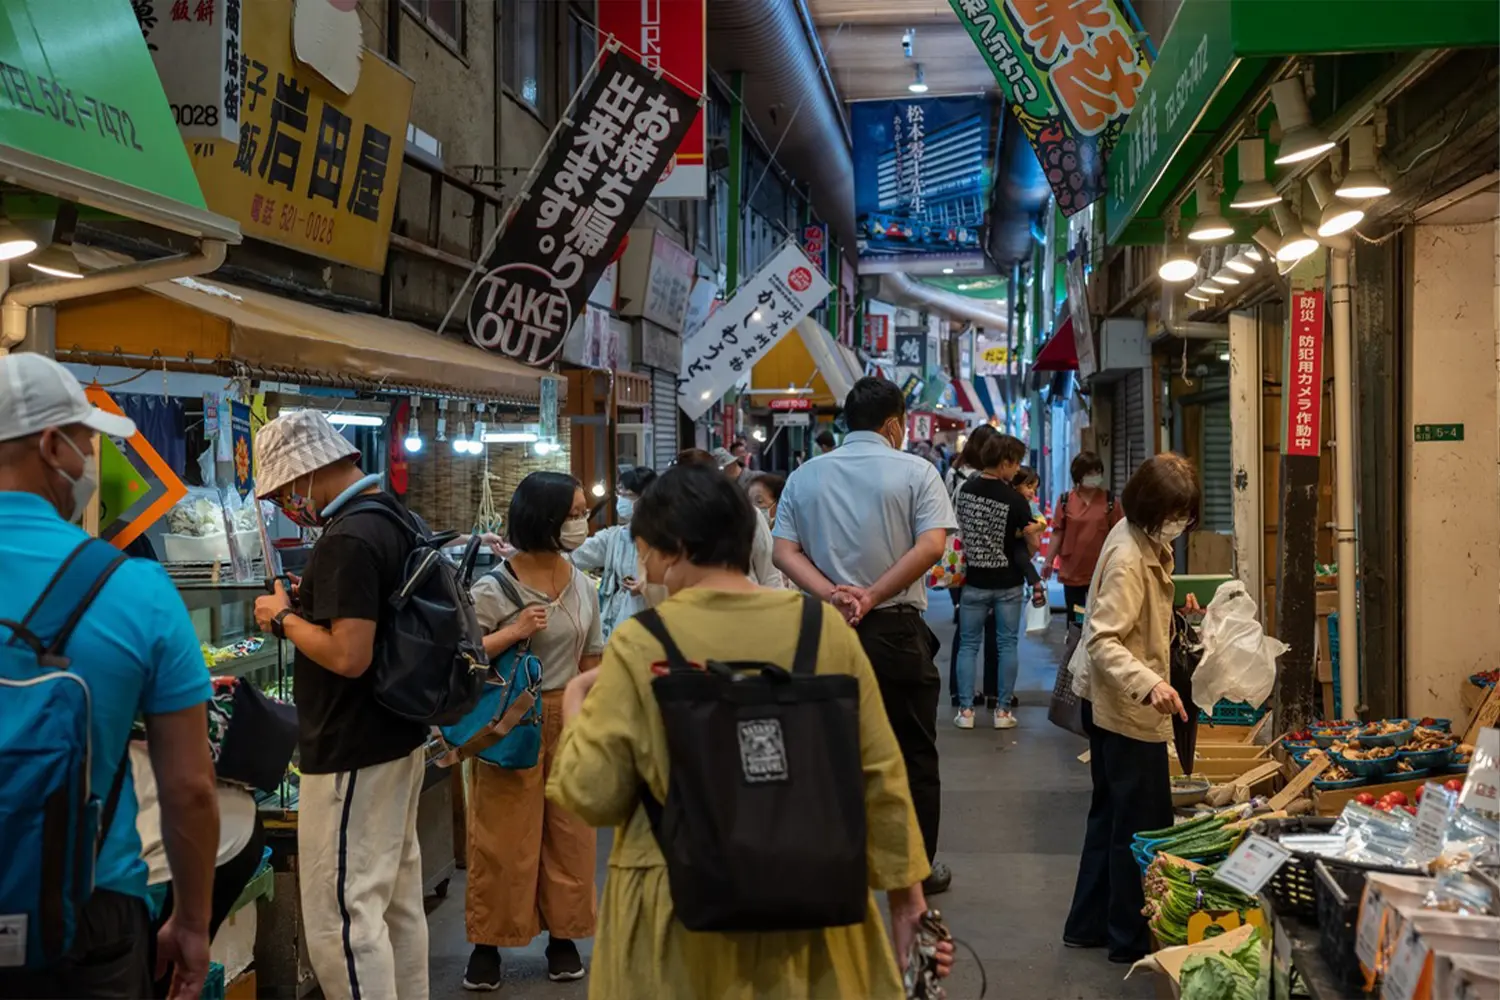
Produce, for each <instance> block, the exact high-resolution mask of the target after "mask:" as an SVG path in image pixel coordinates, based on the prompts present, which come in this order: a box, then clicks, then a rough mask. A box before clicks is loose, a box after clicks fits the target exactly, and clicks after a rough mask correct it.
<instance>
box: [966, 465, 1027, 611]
mask: <svg viewBox="0 0 1500 1000" xmlns="http://www.w3.org/2000/svg"><path fill="white" fill-rule="evenodd" d="M953 503H954V506H955V507H956V508H957V511H958V530H959V534H961V535H962V536H963V540H964V562H965V564H966V567H967V574H966V578H965V579H964V586H966V587H975V588H978V589H980V590H1010V589H1012V588H1014V587H1019V586H1021V585H1022V584H1024V583H1027V582H1028V581H1030V582H1035V580H1036V579H1038V574H1037V571H1036V567H1035V566H1032V565H1031V549H1030V547H1029V546H1028V544H1027V542H1026V540H1025V539H1024V538H1023V537H1021V532H1022V530H1023V529H1025V527H1026V526H1027V525H1028V524H1030V523H1031V504H1030V503H1029V502H1028V501H1027V500H1026V498H1025V497H1023V496H1022V495H1021V494H1020V493H1019V492H1018V491H1017V490H1016V488H1015V487H1014V486H1012V485H1011V484H1010V483H1007V482H1005V481H1004V480H1001V479H990V478H989V477H988V476H975V477H974V478H972V479H970V480H969V481H968V482H966V483H965V484H964V485H963V486H962V487H961V488H960V489H959V491H958V493H957V494H956V495H955V496H954V500H953ZM1028 571H1029V572H1028Z"/></svg>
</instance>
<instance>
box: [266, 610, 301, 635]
mask: <svg viewBox="0 0 1500 1000" xmlns="http://www.w3.org/2000/svg"><path fill="white" fill-rule="evenodd" d="M296 613H297V612H296V610H295V609H293V608H282V609H281V610H280V611H278V612H276V617H274V618H272V619H271V634H272V635H274V636H275V637H276V638H278V639H285V638H286V620H287V616H288V615H295V614H296Z"/></svg>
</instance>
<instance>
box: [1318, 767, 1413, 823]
mask: <svg viewBox="0 0 1500 1000" xmlns="http://www.w3.org/2000/svg"><path fill="white" fill-rule="evenodd" d="M1426 783H1427V779H1426V778H1425V777H1423V778H1413V779H1408V780H1403V781H1388V782H1385V783H1383V784H1378V785H1373V784H1365V785H1355V786H1351V787H1349V788H1337V789H1324V788H1315V790H1314V791H1313V811H1314V812H1316V813H1317V814H1318V815H1319V816H1337V815H1338V814H1339V813H1341V812H1343V811H1344V806H1346V805H1348V804H1349V801H1350V800H1351V799H1353V798H1354V796H1356V795H1359V794H1361V793H1364V792H1368V793H1369V794H1371V795H1373V796H1374V797H1375V798H1376V799H1379V798H1381V797H1382V796H1384V795H1385V794H1386V793H1387V792H1405V793H1406V795H1407V798H1411V797H1412V796H1413V795H1415V794H1416V791H1417V789H1418V788H1420V787H1421V786H1422V785H1425V784H1426Z"/></svg>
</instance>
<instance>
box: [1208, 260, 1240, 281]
mask: <svg viewBox="0 0 1500 1000" xmlns="http://www.w3.org/2000/svg"><path fill="white" fill-rule="evenodd" d="M1239 283H1240V276H1239V275H1237V274H1235V273H1234V272H1233V271H1231V270H1230V269H1229V265H1228V264H1225V265H1224V266H1223V267H1221V268H1219V270H1218V271H1216V272H1215V273H1214V284H1216V285H1238V284H1239Z"/></svg>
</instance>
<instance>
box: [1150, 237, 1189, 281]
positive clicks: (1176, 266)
mask: <svg viewBox="0 0 1500 1000" xmlns="http://www.w3.org/2000/svg"><path fill="white" fill-rule="evenodd" d="M1156 274H1157V276H1158V277H1159V278H1161V280H1162V281H1167V282H1171V283H1172V284H1179V283H1181V282H1184V281H1192V280H1193V279H1194V278H1196V277H1197V276H1198V258H1197V257H1196V256H1189V254H1188V252H1187V248H1186V247H1184V246H1183V245H1182V244H1181V243H1171V244H1168V245H1167V252H1166V255H1165V256H1163V257H1162V259H1161V266H1159V267H1158V268H1157V269H1156Z"/></svg>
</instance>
